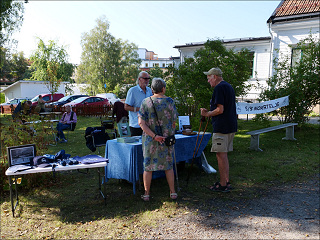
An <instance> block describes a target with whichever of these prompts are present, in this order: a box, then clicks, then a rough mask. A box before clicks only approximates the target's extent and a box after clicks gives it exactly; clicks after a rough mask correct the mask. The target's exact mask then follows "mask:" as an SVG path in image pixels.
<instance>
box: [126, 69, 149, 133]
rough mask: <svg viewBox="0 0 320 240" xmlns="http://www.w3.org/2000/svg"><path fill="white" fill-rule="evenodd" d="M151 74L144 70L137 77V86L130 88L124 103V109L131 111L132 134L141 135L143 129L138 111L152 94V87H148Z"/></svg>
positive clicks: (130, 124)
mask: <svg viewBox="0 0 320 240" xmlns="http://www.w3.org/2000/svg"><path fill="white" fill-rule="evenodd" d="M149 80H150V76H149V74H148V73H147V72H145V71H142V72H140V73H139V75H138V78H137V86H134V87H132V88H130V89H129V91H128V93H127V97H126V101H125V104H124V109H125V110H127V111H128V112H129V126H130V132H131V136H141V135H142V129H141V127H140V126H139V123H138V112H139V110H140V106H141V103H142V101H143V100H144V99H145V98H147V97H151V96H152V91H151V88H149V87H148V84H149Z"/></svg>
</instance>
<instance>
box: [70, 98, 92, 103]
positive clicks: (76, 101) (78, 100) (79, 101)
mask: <svg viewBox="0 0 320 240" xmlns="http://www.w3.org/2000/svg"><path fill="white" fill-rule="evenodd" d="M87 98H88V97H80V98H77V99H76V100H73V101H72V102H70V103H81V102H82V101H83V100H86V99H87Z"/></svg>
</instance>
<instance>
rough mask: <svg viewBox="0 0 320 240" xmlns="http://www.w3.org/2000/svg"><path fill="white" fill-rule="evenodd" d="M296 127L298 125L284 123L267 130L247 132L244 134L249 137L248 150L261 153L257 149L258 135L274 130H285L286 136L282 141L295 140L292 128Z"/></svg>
mask: <svg viewBox="0 0 320 240" xmlns="http://www.w3.org/2000/svg"><path fill="white" fill-rule="evenodd" d="M295 125H298V123H285V124H280V125H277V126H274V127H268V128H263V129H259V130H255V131H251V132H247V133H246V134H248V135H251V142H250V148H249V149H252V150H256V151H262V150H261V149H260V148H259V135H260V134H261V133H266V132H271V131H274V130H278V129H282V128H286V136H285V137H284V138H282V140H297V139H295V138H294V126H295Z"/></svg>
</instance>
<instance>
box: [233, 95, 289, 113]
mask: <svg viewBox="0 0 320 240" xmlns="http://www.w3.org/2000/svg"><path fill="white" fill-rule="evenodd" d="M236 104H237V114H259V113H267V112H271V111H274V110H276V109H278V108H281V107H284V106H287V105H289V96H286V97H282V98H277V99H274V100H271V101H266V102H262V103H245V102H238V103H236Z"/></svg>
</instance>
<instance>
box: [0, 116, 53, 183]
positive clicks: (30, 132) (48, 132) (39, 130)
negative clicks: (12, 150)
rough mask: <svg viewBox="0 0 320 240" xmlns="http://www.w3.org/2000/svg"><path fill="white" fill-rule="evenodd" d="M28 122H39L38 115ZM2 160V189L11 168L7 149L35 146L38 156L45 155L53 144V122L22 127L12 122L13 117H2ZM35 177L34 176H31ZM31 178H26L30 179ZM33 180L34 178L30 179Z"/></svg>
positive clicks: (0, 129)
mask: <svg viewBox="0 0 320 240" xmlns="http://www.w3.org/2000/svg"><path fill="white" fill-rule="evenodd" d="M25 120H26V121H27V122H32V121H37V120H39V116H38V115H34V116H26V117H25ZM0 131H1V159H0V168H1V174H0V189H2V188H3V186H4V184H5V181H6V176H5V171H6V170H7V169H8V167H9V163H8V159H7V147H12V146H20V145H26V144H35V145H36V150H37V155H43V154H45V153H46V150H47V149H48V144H50V142H51V143H52V142H53V140H54V139H53V136H52V128H51V122H46V121H38V122H37V123H36V124H28V125H22V124H20V123H19V122H15V121H13V120H12V117H11V115H3V116H1V125H0ZM30 175H33V174H30ZM29 177H30V176H26V178H29ZM30 178H32V177H30Z"/></svg>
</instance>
